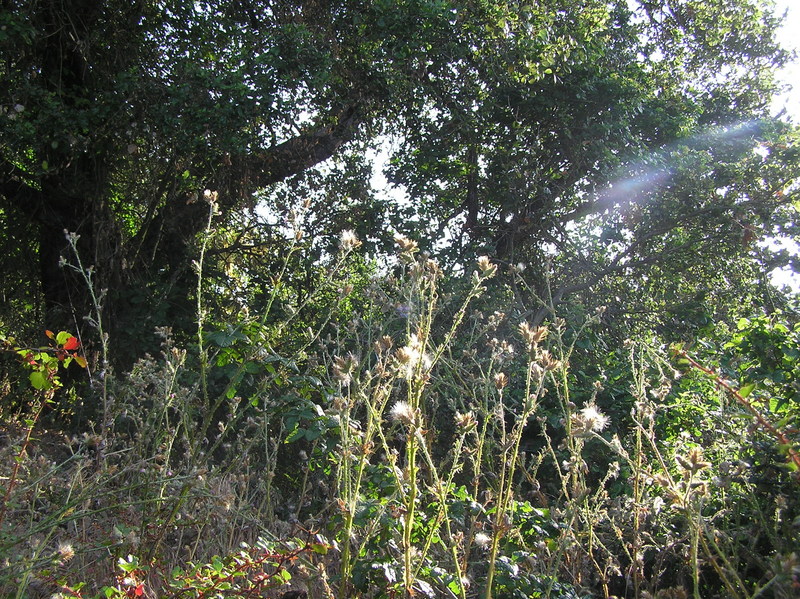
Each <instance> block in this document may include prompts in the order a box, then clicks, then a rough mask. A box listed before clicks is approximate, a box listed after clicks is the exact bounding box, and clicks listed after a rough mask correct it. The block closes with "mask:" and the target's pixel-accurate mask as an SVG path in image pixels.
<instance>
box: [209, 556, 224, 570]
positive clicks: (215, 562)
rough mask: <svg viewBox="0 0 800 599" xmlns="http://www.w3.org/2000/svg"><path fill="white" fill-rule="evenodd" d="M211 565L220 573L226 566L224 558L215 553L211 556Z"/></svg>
mask: <svg viewBox="0 0 800 599" xmlns="http://www.w3.org/2000/svg"><path fill="white" fill-rule="evenodd" d="M211 567H212V568H214V572H216V573H217V574H219V573H220V572H222V570H223V569H224V568H225V564H223V563H222V560H221V559H219V557H218V556H216V555H215V556H214V557H213V558H211Z"/></svg>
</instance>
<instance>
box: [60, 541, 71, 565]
mask: <svg viewBox="0 0 800 599" xmlns="http://www.w3.org/2000/svg"><path fill="white" fill-rule="evenodd" d="M56 553H57V554H58V561H59V562H60V563H62V564H66V563H67V562H68V561H69V560H71V559H72V558H73V557H75V549H73V547H72V544H71V543H63V542H62V543H59V544H58V548H57V549H56Z"/></svg>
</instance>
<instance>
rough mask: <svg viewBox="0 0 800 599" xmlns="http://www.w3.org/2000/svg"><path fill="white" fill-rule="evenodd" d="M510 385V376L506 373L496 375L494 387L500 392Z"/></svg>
mask: <svg viewBox="0 0 800 599" xmlns="http://www.w3.org/2000/svg"><path fill="white" fill-rule="evenodd" d="M506 385H508V376H507V375H506V373H504V372H498V373H497V374H496V375H494V386H495V388H496V389H497V390H498V391H499V390H502V389H505V387H506Z"/></svg>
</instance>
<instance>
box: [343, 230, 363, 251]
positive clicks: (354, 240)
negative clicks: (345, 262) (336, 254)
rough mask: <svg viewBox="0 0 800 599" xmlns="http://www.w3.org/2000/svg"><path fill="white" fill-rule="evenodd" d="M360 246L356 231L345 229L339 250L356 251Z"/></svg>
mask: <svg viewBox="0 0 800 599" xmlns="http://www.w3.org/2000/svg"><path fill="white" fill-rule="evenodd" d="M360 245H361V242H360V241H359V240H358V237H356V234H355V231H353V230H352V229H345V230H344V231H342V233H341V235H340V236H339V249H340V250H342V251H343V252H349V251H350V250H354V249H356V248H357V247H358V246H360Z"/></svg>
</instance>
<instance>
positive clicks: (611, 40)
mask: <svg viewBox="0 0 800 599" xmlns="http://www.w3.org/2000/svg"><path fill="white" fill-rule="evenodd" d="M2 9H3V10H2V13H0V21H1V22H0V58H2V63H0V81H2V86H0V89H2V91H1V92H0V105H2V111H3V113H2V115H0V218H2V221H3V225H4V229H3V231H6V234H5V236H4V239H3V242H4V244H5V247H6V248H8V249H7V251H5V252H4V253H3V256H2V261H3V265H4V270H5V271H6V272H7V273H8V276H7V278H6V279H5V281H4V285H5V286H6V289H5V291H6V293H7V294H8V295H13V292H14V290H15V289H18V288H19V285H18V281H20V280H21V279H22V278H24V277H26V276H27V277H30V271H29V270H27V271H26V270H25V269H26V268H28V269H29V267H30V266H29V265H30V264H31V261H30V257H31V256H35V257H36V260H37V261H38V272H37V274H36V276H37V278H38V280H39V288H40V293H41V296H40V297H41V299H42V301H43V304H44V306H45V308H46V318H47V324H48V326H49V327H51V328H56V327H59V326H65V327H66V326H68V327H72V328H74V327H75V326H78V325H80V324H81V317H82V316H84V315H86V314H87V313H88V311H89V309H90V307H89V298H88V295H87V291H86V285H85V282H83V281H80V280H78V279H77V278H76V277H75V276H74V273H73V274H71V272H72V271H69V270H65V269H63V268H61V267H60V266H59V264H60V262H61V257H62V256H64V255H68V254H69V251H68V249H67V247H66V240H65V236H64V231H69V232H74V233H77V234H78V235H80V239H79V242H78V248H77V249H78V252H79V253H80V254H81V256H82V260H83V262H84V264H85V265H93V266H94V268H95V280H96V282H97V286H98V289H107V290H108V294H107V296H106V298H105V302H104V304H105V307H106V314H105V318H106V321H107V324H108V326H110V327H111V331H112V340H115V341H116V342H117V344H118V347H126V348H128V349H129V350H130V351H129V353H130V357H133V356H135V355H136V353H137V351H138V349H137V347H135V343H134V339H135V338H136V336H130V337H129V338H127V339H126V338H125V337H124V336H123V335H124V333H125V332H126V331H130V330H132V329H133V328H135V330H136V335H140V334H141V333H142V331H143V329H144V328H154V327H155V326H157V325H163V324H171V325H173V326H179V327H190V326H191V325H190V324H189V323H190V322H191V303H190V302H189V301H188V300H189V299H190V296H191V293H192V290H193V289H194V288H195V285H194V284H193V283H192V282H191V279H192V277H194V274H193V273H192V269H191V264H192V259H193V257H194V252H195V243H196V240H197V236H198V235H199V234H200V233H202V231H203V230H204V227H205V225H206V222H207V215H208V206H207V205H206V204H205V203H204V202H203V201H202V194H203V190H205V189H211V190H214V191H217V192H218V194H219V195H218V197H219V200H218V207H219V209H220V211H221V215H220V216H219V217H218V218H219V219H223V220H224V219H228V218H231V217H233V216H235V215H237V214H241V213H242V211H244V210H247V209H252V208H253V206H254V202H255V200H254V192H256V191H259V190H267V191H269V190H271V189H273V188H274V187H275V185H276V184H278V183H281V182H286V181H292V182H293V184H294V185H295V189H296V190H303V189H304V188H303V185H304V184H305V185H307V186H309V185H311V186H312V187H313V188H314V189H313V190H309V191H308V192H307V193H308V194H309V197H312V196H313V197H316V198H319V199H318V202H319V203H318V204H317V205H315V207H314V208H315V213H316V214H317V215H318V220H317V221H315V222H316V223H317V226H318V229H317V231H316V232H317V233H322V234H325V233H331V232H332V231H333V230H334V229H335V228H336V227H341V226H343V224H344V223H349V224H350V225H352V224H355V225H358V226H359V227H360V228H361V229H362V230H361V233H367V232H368V231H367V230H366V227H367V226H368V225H367V223H369V224H370V226H372V227H377V226H379V225H380V224H381V223H382V222H383V221H382V219H384V218H385V217H386V216H391V217H394V218H396V219H397V220H396V221H395V222H396V223H402V222H405V223H408V222H409V221H410V222H414V221H416V222H426V223H433V230H432V231H431V233H432V234H434V235H435V234H436V233H437V232H438V233H441V232H444V231H445V230H446V229H447V228H448V227H450V229H451V233H450V236H451V239H452V240H453V243H452V247H453V248H454V252H453V258H452V259H453V261H454V262H458V261H459V260H461V258H462V257H463V256H464V254H465V252H475V251H487V250H488V251H490V252H491V253H493V254H494V255H496V256H498V257H500V258H501V259H504V260H508V261H516V260H526V261H536V260H537V259H539V258H541V257H543V256H545V255H550V256H551V257H552V256H558V257H559V259H561V260H562V262H563V264H564V265H566V266H565V269H564V273H565V274H564V277H569V281H570V285H572V287H570V286H568V285H564V286H563V289H562V296H563V295H565V294H566V293H568V292H569V291H579V290H580V289H585V288H586V287H591V286H592V285H595V284H596V283H597V281H599V280H600V279H602V278H603V277H604V276H606V275H609V274H613V273H619V272H621V271H623V270H624V269H626V268H630V267H631V266H637V265H641V266H648V267H650V266H652V265H653V264H655V263H661V264H663V263H664V261H665V260H666V261H674V260H675V256H677V255H682V256H685V255H686V253H687V252H698V251H705V250H704V249H703V248H705V247H708V246H709V245H713V244H715V243H717V241H718V240H720V239H724V238H725V236H727V237H729V238H733V237H734V236H735V234H734V233H731V230H735V229H736V227H740V229H741V231H739V232H740V233H741V234H742V235H744V234H745V233H746V232H747V231H752V230H755V227H756V226H757V225H758V222H757V221H756V220H755V219H757V218H761V219H762V220H763V219H769V218H770V217H771V215H772V214H773V213H774V211H775V209H776V208H777V207H778V206H779V205H780V204H782V203H785V202H786V200H785V198H783V197H780V196H778V195H777V194H776V192H777V191H778V190H780V189H782V188H783V187H784V186H785V184H786V182H787V180H788V178H789V177H790V176H791V173H789V172H788V171H787V170H786V168H785V166H786V163H787V161H786V160H785V158H786V156H785V154H786V152H787V151H789V150H787V149H786V147H785V146H784V147H783V148H782V149H779V148H778V146H777V145H773V146H772V147H771V150H772V153H771V154H770V157H769V160H771V161H772V162H773V167H772V170H770V171H769V173H768V174H769V176H762V175H761V174H759V175H758V176H756V177H755V179H753V177H752V172H753V169H754V168H756V167H757V166H758V165H755V166H754V164H753V154H752V149H753V148H754V147H755V146H756V144H759V143H760V144H762V146H763V147H765V148H766V147H767V146H768V145H769V144H771V143H772V144H777V140H778V139H779V138H780V136H781V135H784V134H785V132H782V131H780V126H778V125H776V124H775V123H774V122H771V121H769V119H768V118H767V112H766V111H767V106H768V103H769V99H770V97H771V95H772V93H773V92H774V91H775V86H774V84H773V81H772V73H773V70H774V69H775V67H777V66H779V65H780V64H781V63H782V61H783V60H785V58H786V57H785V54H784V53H783V52H782V51H781V50H780V49H779V48H778V47H777V46H776V45H775V43H774V41H773V34H774V29H775V27H776V23H777V21H776V19H775V18H774V17H773V16H772V15H771V13H770V12H769V11H768V10H767V9H765V8H764V7H763V6H762V3H761V2H758V1H756V0H737V1H735V2H731V1H729V0H715V1H714V2H695V1H689V0H680V1H678V0H655V1H647V2H644V1H642V2H639V3H631V2H628V1H624V0H613V1H598V0H594V1H589V2H587V1H580V2H578V1H576V0H548V1H546V2H539V3H535V4H526V3H517V2H488V1H464V2H461V1H459V2H449V1H441V0H407V1H395V0H391V1H390V0H373V1H368V0H352V1H349V0H348V1H344V2H326V1H324V0H309V1H302V0H299V1H290V0H286V1H283V0H277V1H256V0H209V1H206V2H179V1H154V0H136V1H132V2H131V1H127V0H126V1H122V0H105V1H99V2H98V1H87V0H58V1H56V0H34V1H22V0H18V1H15V0H4V1H3V2H2ZM387 138H388V139H392V140H393V141H394V144H395V147H396V149H397V152H396V153H395V155H394V157H393V159H392V163H391V168H390V176H391V178H392V179H393V180H394V181H395V182H396V183H398V184H402V185H403V186H405V188H406V189H407V190H408V192H409V193H410V195H411V197H412V199H413V202H412V203H411V204H410V205H406V206H403V205H400V206H394V207H390V209H389V210H386V211H384V206H382V205H381V204H378V203H376V201H375V197H374V195H373V194H371V193H370V191H369V189H368V183H367V181H368V178H369V175H368V170H367V169H365V168H364V167H363V166H364V165H363V160H360V159H359V156H361V157H363V155H364V152H365V150H366V148H367V147H369V146H370V145H371V144H374V143H375V142H376V140H381V139H387ZM331 158H333V159H334V160H329V159H331ZM322 163H326V166H327V169H328V170H327V171H326V172H323V171H321V170H319V169H318V166H319V165H321V164H322ZM759 172H760V171H759ZM623 180H628V183H630V182H631V181H639V183H637V186H633V187H632V188H631V190H629V191H626V189H628V188H626V187H625V184H622V183H621V181H623ZM720 190H723V191H720ZM298 193H300V191H298ZM593 215H594V216H595V217H596V216H597V215H600V216H603V217H604V219H605V220H603V221H602V223H601V224H599V225H597V226H602V227H604V231H605V232H606V233H605V235H606V237H605V238H604V239H606V240H609V243H607V244H606V245H605V246H602V245H601V246H600V247H599V249H598V251H594V252H592V255H591V256H590V255H587V254H586V252H584V251H582V250H581V249H580V248H575V247H574V246H575V240H576V239H580V237H579V235H578V233H579V231H580V230H581V229H582V227H583V230H586V225H585V223H586V222H587V220H586V219H587V218H592V217H593ZM606 217H608V218H606ZM312 220H313V219H312ZM699 223H700V224H702V226H699ZM725 223H728V225H727V226H728V228H729V229H731V230H726V229H725V226H726V225H725ZM398 226H399V225H398ZM437 227H438V231H437V230H436V229H437ZM737 234H738V233H737ZM612 242H613V243H612ZM582 243H583V242H582ZM737 243H738V245H736V244H737ZM614 244H616V245H614ZM659 244H661V245H659ZM662 246H663V247H662ZM12 247H14V248H17V247H21V248H22V250H21V251H20V250H19V249H15V250H13V251H12V249H11V248H12ZM737 247H738V248H740V249H741V248H742V247H743V244H742V243H741V242H740V241H737V242H736V243H733V244H731V246H730V248H731V251H733V249H734V248H737ZM682 252H683V253H682ZM19 257H24V258H25V259H24V260H20V259H18V258H19ZM564 280H567V279H566V278H565V279H564ZM573 287H574V289H573ZM26 301H30V298H26ZM133 323H136V326H135V327H134V326H133ZM120 355H121V354H120Z"/></svg>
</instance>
